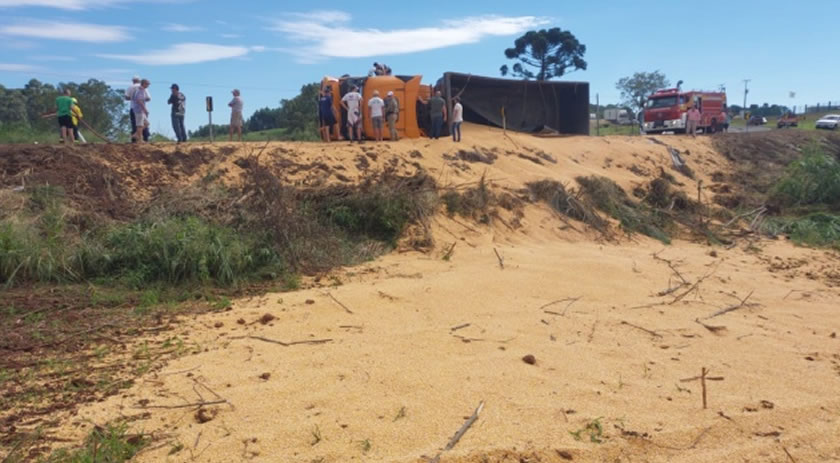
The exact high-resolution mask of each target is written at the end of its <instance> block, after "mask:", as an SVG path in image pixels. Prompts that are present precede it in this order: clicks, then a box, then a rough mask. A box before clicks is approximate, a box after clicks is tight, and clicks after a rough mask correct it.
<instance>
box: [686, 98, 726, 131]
mask: <svg viewBox="0 0 840 463" xmlns="http://www.w3.org/2000/svg"><path fill="white" fill-rule="evenodd" d="M702 119H703V114H702V113H701V112H700V109H699V108H698V107H697V105H694V106H692V107H691V108H689V110H688V112H687V113H686V116H685V133H686V134H688V135H691V136H692V137H694V138H697V127H698V126H699V125H700V121H701V120H702ZM729 121H730V117H729V113H727V112H726V110H725V109H724V110H722V111H721V112H720V114H719V115H718V119H717V127H715V130H717V131H720V132H727V131H728V130H729Z"/></svg>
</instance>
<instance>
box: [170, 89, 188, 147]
mask: <svg viewBox="0 0 840 463" xmlns="http://www.w3.org/2000/svg"><path fill="white" fill-rule="evenodd" d="M169 88H170V89H172V94H171V95H169V101H167V103H168V104H171V105H172V130H174V131H175V138H176V139H177V140H178V143H182V142H185V141H187V130H186V129H185V128H184V115H185V114H186V113H187V97H185V96H184V94H183V93H181V89H180V88H179V87H178V84H172V86H171V87H169Z"/></svg>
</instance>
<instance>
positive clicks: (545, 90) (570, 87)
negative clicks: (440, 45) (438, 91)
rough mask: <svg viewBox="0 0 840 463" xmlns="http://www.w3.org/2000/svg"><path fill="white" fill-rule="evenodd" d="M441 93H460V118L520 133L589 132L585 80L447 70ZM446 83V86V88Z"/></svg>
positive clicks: (587, 90) (586, 84)
mask: <svg viewBox="0 0 840 463" xmlns="http://www.w3.org/2000/svg"><path fill="white" fill-rule="evenodd" d="M442 81H443V82H442V84H443V85H442V87H443V88H442V90H443V92H444V96H446V97H448V98H449V97H455V96H460V98H461V104H462V105H463V106H464V120H465V121H468V122H475V123H479V124H485V125H494V126H497V127H502V108H504V112H505V119H506V123H507V128H508V129H510V130H516V131H520V132H540V131H543V130H545V129H546V128H547V129H550V130H555V131H557V132H559V133H562V134H579V135H589V83H588V82H565V81H542V82H540V81H534V80H512V79H497V78H493V77H482V76H475V75H470V74H459V73H455V72H448V73H446V74H444V77H443V79H442ZM447 85H448V86H449V88H448V89H447V88H446V87H447Z"/></svg>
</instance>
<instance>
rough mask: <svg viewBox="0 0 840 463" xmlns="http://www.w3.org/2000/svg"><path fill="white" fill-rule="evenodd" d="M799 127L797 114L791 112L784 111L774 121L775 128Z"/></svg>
mask: <svg viewBox="0 0 840 463" xmlns="http://www.w3.org/2000/svg"><path fill="white" fill-rule="evenodd" d="M785 127H799V116H797V115H796V114H793V113H786V114H784V115H783V116H782V117H780V118H779V120H778V122H776V128H779V129H783V128H785Z"/></svg>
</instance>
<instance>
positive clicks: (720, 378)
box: [680, 367, 723, 410]
mask: <svg viewBox="0 0 840 463" xmlns="http://www.w3.org/2000/svg"><path fill="white" fill-rule="evenodd" d="M708 374H709V369H708V368H706V367H703V368H701V369H700V376H695V377H693V378H685V379H681V380H680V382H682V383H687V382H689V381H697V380H698V379H699V380H700V388H701V389H702V390H703V410H705V409H706V381H723V376H706V375H708Z"/></svg>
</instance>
